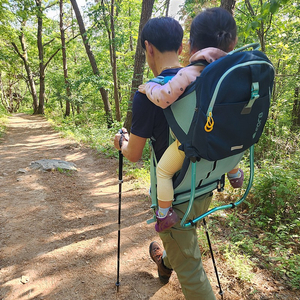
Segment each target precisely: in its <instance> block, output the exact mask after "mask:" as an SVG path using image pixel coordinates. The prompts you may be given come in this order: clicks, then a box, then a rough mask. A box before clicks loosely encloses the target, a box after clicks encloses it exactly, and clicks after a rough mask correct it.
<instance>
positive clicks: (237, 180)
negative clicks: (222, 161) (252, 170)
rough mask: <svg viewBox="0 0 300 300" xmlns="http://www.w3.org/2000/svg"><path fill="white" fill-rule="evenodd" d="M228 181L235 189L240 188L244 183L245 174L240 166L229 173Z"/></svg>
mask: <svg viewBox="0 0 300 300" xmlns="http://www.w3.org/2000/svg"><path fill="white" fill-rule="evenodd" d="M227 177H228V180H229V182H230V184H231V186H232V187H233V188H240V187H242V185H243V182H244V172H243V170H242V169H240V168H239V167H238V165H237V166H236V167H235V168H234V169H232V170H231V171H230V172H228V173H227Z"/></svg>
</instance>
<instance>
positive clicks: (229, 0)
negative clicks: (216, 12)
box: [220, 0, 235, 15]
mask: <svg viewBox="0 0 300 300" xmlns="http://www.w3.org/2000/svg"><path fill="white" fill-rule="evenodd" d="M220 6H221V7H223V8H224V9H226V10H228V11H229V12H230V13H231V14H232V15H233V14H234V7H235V0H221V5H220Z"/></svg>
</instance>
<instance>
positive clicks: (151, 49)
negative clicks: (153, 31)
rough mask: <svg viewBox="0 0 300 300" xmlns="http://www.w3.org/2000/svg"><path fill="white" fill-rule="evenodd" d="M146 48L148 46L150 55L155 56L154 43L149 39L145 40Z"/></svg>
mask: <svg viewBox="0 0 300 300" xmlns="http://www.w3.org/2000/svg"><path fill="white" fill-rule="evenodd" d="M145 48H146V52H147V53H148V54H149V55H151V56H153V52H154V51H153V46H152V44H151V43H149V42H148V41H147V40H146V41H145Z"/></svg>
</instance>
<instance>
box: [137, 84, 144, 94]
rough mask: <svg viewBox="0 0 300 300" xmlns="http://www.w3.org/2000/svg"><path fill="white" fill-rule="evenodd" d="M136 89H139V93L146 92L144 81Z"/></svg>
mask: <svg viewBox="0 0 300 300" xmlns="http://www.w3.org/2000/svg"><path fill="white" fill-rule="evenodd" d="M138 91H139V92H140V93H143V94H146V83H144V84H141V85H140V86H139V87H138Z"/></svg>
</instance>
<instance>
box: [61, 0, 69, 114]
mask: <svg viewBox="0 0 300 300" xmlns="http://www.w3.org/2000/svg"><path fill="white" fill-rule="evenodd" d="M63 15H64V13H63V0H60V1H59V24H60V39H61V49H62V59H63V69H64V78H65V84H66V92H67V97H68V99H67V100H66V112H65V116H69V115H70V101H69V99H70V97H71V91H70V85H69V81H68V67H67V54H66V38H65V30H64V22H63Z"/></svg>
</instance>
